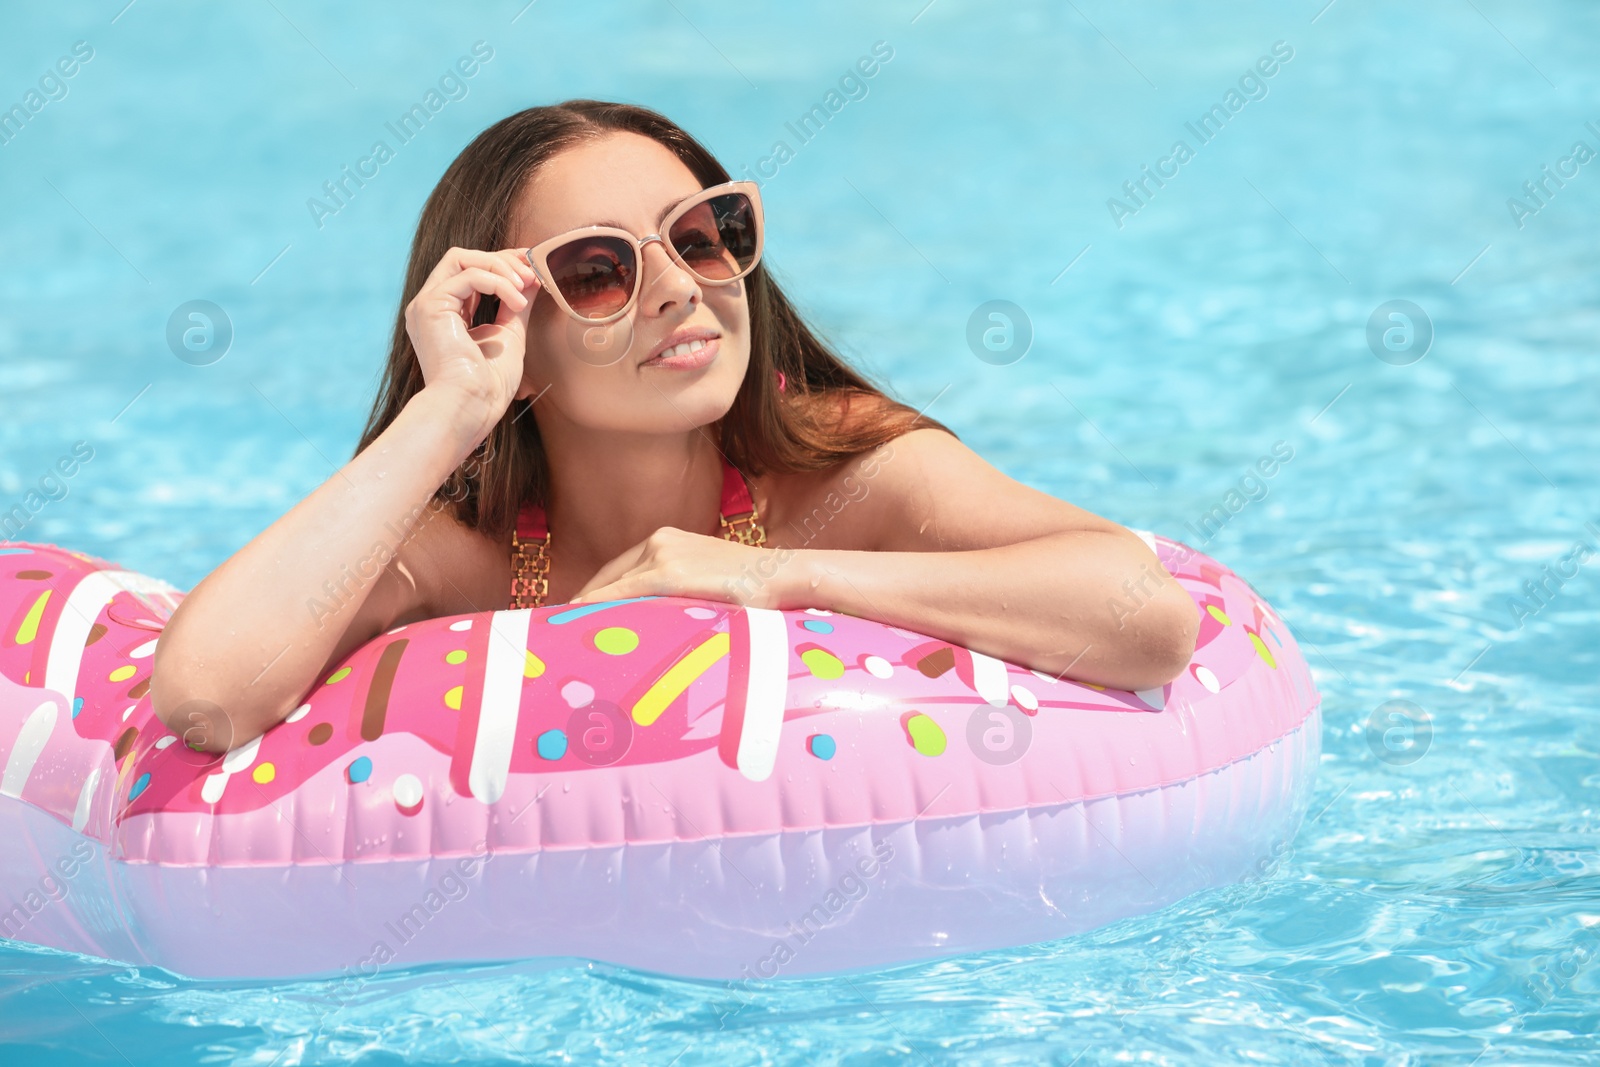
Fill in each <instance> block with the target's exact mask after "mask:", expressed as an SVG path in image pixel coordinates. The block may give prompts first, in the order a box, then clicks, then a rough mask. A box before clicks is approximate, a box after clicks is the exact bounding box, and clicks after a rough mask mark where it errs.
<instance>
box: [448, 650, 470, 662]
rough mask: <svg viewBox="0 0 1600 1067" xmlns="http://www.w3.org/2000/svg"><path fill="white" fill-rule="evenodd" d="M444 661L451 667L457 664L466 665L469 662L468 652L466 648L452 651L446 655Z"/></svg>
mask: <svg viewBox="0 0 1600 1067" xmlns="http://www.w3.org/2000/svg"><path fill="white" fill-rule="evenodd" d="M444 661H445V662H446V663H448V664H450V665H451V666H455V665H456V664H457V663H465V662H467V650H466V649H464V648H454V649H451V650H450V651H449V652H446V653H445V654H444Z"/></svg>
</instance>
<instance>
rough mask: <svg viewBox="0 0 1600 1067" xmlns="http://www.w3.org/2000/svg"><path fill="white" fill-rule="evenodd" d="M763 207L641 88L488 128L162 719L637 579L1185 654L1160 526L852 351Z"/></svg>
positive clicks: (170, 661)
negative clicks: (316, 455)
mask: <svg viewBox="0 0 1600 1067" xmlns="http://www.w3.org/2000/svg"><path fill="white" fill-rule="evenodd" d="M763 221H764V220H763V217H762V214H761V206H760V197H759V192H758V190H757V188H756V187H755V185H754V184H753V183H749V182H730V180H729V176H728V173H727V172H726V171H725V170H724V169H723V168H722V166H721V165H720V164H719V163H718V162H717V161H716V160H715V159H714V158H712V156H711V154H710V153H709V152H707V151H706V150H705V149H704V148H703V147H702V146H701V145H700V144H699V143H697V142H696V141H695V140H694V139H693V138H691V137H690V136H689V135H688V134H687V133H685V132H684V131H683V130H681V129H680V128H679V127H677V126H676V125H674V124H673V123H671V122H669V121H668V120H667V119H666V118H664V117H662V116H661V115H659V114H657V113H655V112H653V111H649V110H646V109H644V108H639V107H632V106H627V105H622V104H611V103H603V102H599V101H593V100H572V101H568V102H566V103H564V104H559V105H555V106H552V107H537V108H531V109H529V110H527V111H523V112H521V113H519V114H516V115H513V116H511V117H510V118H507V119H505V120H503V121H501V122H499V123H497V124H496V125H494V126H492V127H490V128H489V129H488V130H486V131H485V132H484V133H483V134H481V135H480V136H479V137H478V138H477V139H476V140H475V141H474V142H473V143H472V144H471V145H469V146H468V147H467V149H466V150H465V151H464V152H463V153H462V154H461V155H460V157H459V158H457V159H456V161H455V162H454V163H453V164H452V165H451V166H450V168H449V170H447V171H446V172H445V175H444V177H443V179H442V180H441V181H440V183H439V185H438V187H437V188H436V189H435V190H434V192H433V195H432V196H431V197H429V199H428V203H427V205H426V206H425V208H424V209H423V212H422V218H421V221H420V223H419V225H418V229H417V235H416V239H415V241H414V242H413V244H412V249H411V261H410V266H409V268H408V270H407V274H406V285H405V292H404V298H405V304H404V309H403V312H402V314H401V316H400V318H399V321H398V322H397V323H396V326H395V331H394V337H393V342H392V345H391V349H390V356H389V363H388V368H387V372H386V377H385V381H384V383H383V387H382V389H381V390H380V392H379V395H378V399H377V403H376V404H375V406H374V409H373V412H372V415H371V418H370V419H369V422H368V425H367V428H366V431H365V433H364V434H363V435H362V438H361V441H360V443H359V445H358V446H357V450H356V455H355V457H354V458H353V459H352V460H351V461H350V462H349V463H347V464H346V465H345V466H344V467H343V469H341V470H340V471H338V472H337V473H336V474H335V475H334V476H332V477H331V478H329V479H328V480H327V482H325V483H324V484H323V485H322V486H320V487H319V488H318V489H317V490H316V491H315V492H313V493H312V494H311V495H310V496H308V497H307V498H306V499H305V500H303V501H301V502H300V503H299V504H297V505H296V506H295V507H294V508H293V509H291V510H290V511H289V513H288V514H286V515H284V516H283V517H282V518H280V519H278V520H277V521H276V522H274V523H273V524H272V525H271V526H269V527H268V528H267V529H266V530H265V531H263V532H262V533H261V534H260V535H259V536H257V537H256V538H255V539H254V540H252V541H251V542H250V543H249V544H247V545H245V546H244V547H243V548H242V549H240V550H239V551H238V552H237V553H235V554H234V555H233V556H232V557H231V558H229V559H228V560H227V561H225V562H224V563H223V564H222V565H221V566H220V567H218V568H217V569H216V571H215V572H213V573H212V574H210V575H208V576H207V577H206V578H205V580H203V581H202V582H201V583H200V584H199V585H198V586H196V587H195V589H194V591H193V592H191V593H190V594H189V595H188V597H187V598H186V599H185V600H184V601H183V603H182V605H181V606H180V607H179V608H178V610H177V611H176V612H175V613H174V615H173V617H172V620H171V622H170V624H169V625H168V626H167V628H166V631H165V634H164V636H163V637H162V639H161V641H160V643H159V645H158V647H157V651H156V656H155V665H154V668H153V685H152V700H153V702H154V705H155V710H156V714H157V715H158V716H160V718H161V720H162V721H163V722H164V723H165V724H166V725H167V726H168V727H169V728H171V729H173V730H174V731H176V732H180V733H182V734H183V736H184V739H185V742H186V743H187V744H188V745H189V746H190V747H192V748H196V749H204V750H207V751H212V752H222V751H226V750H227V749H230V748H233V747H235V746H237V745H240V744H243V743H244V742H246V741H248V740H251V739H252V738H255V737H257V736H259V735H260V734H261V733H263V732H264V731H266V730H267V729H268V728H269V727H271V726H272V725H273V724H275V723H277V722H278V721H279V720H281V719H282V718H283V717H284V716H286V715H287V714H288V713H289V712H290V711H291V710H292V709H293V708H294V707H295V706H296V705H297V704H299V703H300V701H301V699H302V698H303V696H304V695H305V693H307V692H308V691H309V690H310V688H311V687H312V685H313V684H314V683H315V682H316V681H317V679H318V678H320V677H322V676H323V674H324V672H326V671H327V670H328V669H330V668H331V667H332V666H333V665H334V664H336V663H337V662H338V661H340V660H341V659H343V658H344V657H345V656H346V655H348V654H349V653H350V652H351V651H352V650H354V649H355V648H357V647H359V646H360V645H362V644H363V643H365V642H366V641H369V640H370V639H372V638H373V637H375V636H376V635H378V634H380V633H382V632H384V631H385V630H387V629H390V628H392V627H394V626H398V625H400V624H402V623H406V622H410V621H413V620H416V619H423V618H432V617H436V616H440V615H451V614H459V613H467V612H479V611H487V610H491V609H505V608H507V607H533V606H539V605H541V604H559V603H567V602H571V601H574V600H591V601H592V600H602V599H620V598H625V597H635V596H645V595H650V594H659V595H675V596H688V597H700V598H704V599H711V600H719V601H725V602H735V603H743V604H746V605H750V606H758V607H770V608H797V607H820V608H827V609H831V610H833V611H838V612H845V613H849V614H853V615H859V616H863V617H868V618H873V619H877V620H880V621H883V622H887V623H891V624H894V625H897V626H900V627H904V628H907V629H912V630H916V631H919V632H921V633H925V634H928V635H930V636H933V637H937V638H941V639H944V640H949V641H952V642H956V643H959V644H962V645H965V646H967V647H970V648H972V649H975V650H978V651H982V652H986V653H988V654H990V655H992V656H996V657H999V658H1002V659H1006V660H1009V661H1011V662H1013V663H1016V664H1018V665H1022V666H1027V667H1031V668H1033V669H1035V670H1039V671H1045V672H1048V673H1050V674H1053V675H1057V676H1062V675H1069V676H1070V677H1073V678H1075V679H1080V680H1083V681H1088V682H1093V683H1096V684H1099V685H1105V686H1112V687H1116V688H1125V689H1144V688H1152V687H1156V686H1159V685H1162V684H1163V683H1165V682H1167V681H1169V680H1171V679H1172V678H1174V677H1176V676H1177V674H1178V673H1179V672H1180V671H1182V670H1183V668H1184V666H1185V665H1186V664H1187V663H1188V660H1189V656H1190V655H1191V653H1192V652H1193V649H1194V640H1195V635H1196V632H1197V628H1198V622H1197V618H1196V612H1195V610H1194V604H1193V601H1192V600H1191V599H1190V598H1189V596H1188V595H1187V594H1186V593H1185V592H1184V591H1183V590H1182V589H1181V588H1180V587H1179V586H1178V585H1177V583H1176V582H1174V581H1173V580H1172V578H1171V577H1170V576H1169V575H1168V574H1167V573H1166V572H1165V571H1164V570H1163V569H1162V568H1161V565H1160V564H1159V563H1158V562H1157V561H1156V558H1155V556H1154V554H1153V553H1152V552H1151V551H1150V550H1149V549H1148V548H1147V547H1146V546H1145V544H1144V543H1143V542H1142V541H1141V540H1140V539H1139V538H1138V537H1137V536H1135V535H1134V534H1133V533H1131V532H1129V531H1128V530H1126V529H1124V528H1123V527H1121V526H1119V525H1117V524H1116V523H1113V522H1110V521H1109V520H1106V519H1102V518H1100V517H1098V516H1096V515H1093V514H1090V513H1089V512H1087V511H1084V510H1083V509H1081V508H1077V507H1074V506H1073V505H1071V504H1068V503H1065V502H1063V501H1060V500H1057V499H1055V498H1053V497H1050V496H1048V495H1046V494H1044V493H1040V492H1037V491H1035V490H1033V489H1030V488H1028V487H1027V486H1024V485H1021V484H1019V483H1018V482H1015V481H1013V480H1011V479H1010V478H1007V477H1006V476H1005V475H1003V474H1001V473H999V472H998V471H996V470H995V469H994V468H993V467H991V466H990V465H989V464H988V463H986V462H984V461H983V460H982V459H981V458H979V457H978V456H977V455H976V454H974V453H973V452H972V451H971V450H970V449H968V448H967V447H966V446H964V445H963V444H962V443H961V442H960V441H959V440H958V439H957V438H956V437H955V435H954V434H953V433H951V432H950V431H949V430H948V429H946V428H945V427H944V426H942V425H940V424H939V423H938V422H935V421H934V420H932V419H929V418H926V417H923V416H920V415H919V414H918V413H917V412H916V411H913V410H912V409H910V408H908V407H906V406H905V405H903V404H899V403H897V402H895V401H892V400H890V399H889V398H887V397H886V396H884V395H883V394H882V393H881V392H880V391H879V390H877V389H876V388H874V387H873V386H872V385H871V384H870V383H868V382H867V381H866V380H865V379H864V378H862V377H861V376H860V375H858V374H857V373H856V372H855V371H853V370H851V369H850V368H849V367H848V366H846V365H845V364H844V363H843V362H842V361H840V359H839V358H838V357H837V356H835V355H834V354H833V353H831V352H830V351H829V350H828V349H827V348H826V347H825V346H824V345H823V344H822V343H821V342H820V341H819V340H818V339H817V338H816V336H815V335H813V334H812V333H811V331H810V330H809V329H808V328H807V327H806V326H805V324H804V323H803V322H802V321H801V320H800V318H799V316H798V315H797V314H796V312H795V311H794V309H793V308H792V307H791V306H790V304H789V303H788V301H787V300H786V299H785V298H784V296H783V293H782V292H781V291H780V289H779V288H778V286H777V284H776V282H774V281H773V279H772V276H771V275H770V274H769V272H768V271H767V270H766V269H764V267H763V266H762V264H761V262H760V251H761V242H762V232H761V230H762V223H763ZM592 227H604V228H605V229H602V230H596V229H591V228H592ZM608 231H609V232H608ZM657 235H660V236H657ZM489 249H495V250H496V251H487V250H489ZM752 512H753V514H752Z"/></svg>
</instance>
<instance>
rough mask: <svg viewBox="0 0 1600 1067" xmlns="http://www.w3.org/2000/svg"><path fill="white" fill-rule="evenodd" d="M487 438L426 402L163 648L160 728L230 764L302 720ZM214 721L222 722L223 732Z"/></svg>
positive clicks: (296, 513) (209, 590)
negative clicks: (293, 717) (401, 551)
mask: <svg viewBox="0 0 1600 1067" xmlns="http://www.w3.org/2000/svg"><path fill="white" fill-rule="evenodd" d="M476 432H477V427H476V425H475V420H474V418H473V417H472V414H471V412H470V410H469V407H468V406H467V405H465V404H464V403H460V402H457V401H456V399H455V398H454V396H453V395H451V394H448V393H432V392H430V391H429V390H427V389H423V390H422V391H421V392H419V393H417V394H416V395H415V396H413V397H412V398H411V400H410V401H409V402H407V404H406V406H405V407H404V408H403V409H402V410H401V412H400V413H399V415H398V416H397V417H396V418H395V420H394V422H393V423H391V424H390V426H389V427H388V428H387V429H386V430H384V431H383V433H382V434H381V435H379V436H378V437H377V438H376V439H375V440H374V441H373V442H372V444H371V445H369V446H368V447H367V448H366V449H365V450H363V451H362V452H361V453H360V454H359V455H357V456H356V457H355V458H353V459H352V460H350V462H348V463H346V464H345V465H344V467H343V468H341V469H340V470H339V471H337V472H336V473H335V474H334V475H333V476H332V477H330V478H329V479H328V480H327V481H326V482H324V483H323V484H322V485H321V486H319V487H318V488H317V489H316V490H315V491H313V492H312V493H311V494H310V495H309V496H307V497H306V498H305V499H304V500H302V501H300V502H299V503H298V504H296V505H295V506H294V507H293V508H292V509H291V510H290V511H289V512H288V513H287V514H285V515H283V516H282V517H281V518H279V519H278V520H277V521H276V522H274V523H273V524H272V525H271V526H269V527H267V528H266V529H265V530H263V531H262V532H261V533H260V534H258V535H257V536H256V537H255V538H254V539H252V540H251V541H250V542H249V543H248V544H246V545H245V546H244V547H243V548H241V549H239V551H238V552H236V553H234V554H233V556H231V557H230V558H229V559H227V560H226V561H224V562H223V563H222V565H221V566H219V567H217V568H216V570H215V571H213V572H212V573H211V574H209V575H207V576H206V578H205V579H204V580H203V581H201V582H200V584H199V585H197V586H196V587H195V589H194V590H193V591H192V592H190V593H189V594H188V595H187V596H186V597H185V598H184V600H183V602H182V603H181V604H180V605H179V606H178V608H177V610H176V611H175V612H174V613H173V616H172V619H171V621H170V622H169V623H168V624H167V627H166V629H165V631H164V632H163V633H162V635H161V639H160V641H158V642H157V645H156V654H155V662H154V666H153V668H152V683H151V700H152V703H153V705H154V708H155V713H156V715H157V716H158V717H159V718H160V719H161V721H162V722H164V723H166V724H167V726H168V727H169V728H171V729H172V730H174V731H175V732H178V733H180V734H181V733H185V732H186V731H187V732H190V733H194V734H197V735H199V736H198V737H197V738H190V737H186V738H185V740H186V742H190V743H191V744H192V745H193V747H196V748H206V749H210V750H212V751H222V750H224V749H226V748H227V747H231V746H232V745H234V744H237V743H238V742H239V741H240V740H244V739H247V737H249V736H255V735H257V734H259V733H261V732H262V731H264V730H265V729H266V728H267V727H268V726H270V725H272V723H274V722H276V721H277V720H278V718H281V716H282V715H283V714H285V713H287V712H288V711H289V710H291V709H292V708H293V707H294V704H295V702H296V701H298V700H299V698H300V697H301V696H302V695H303V694H304V693H305V692H306V691H307V690H308V689H309V688H310V687H311V685H312V684H313V683H314V682H315V680H316V678H317V674H318V672H319V671H321V670H322V668H323V666H324V664H326V663H327V662H328V660H329V658H330V656H332V654H333V653H334V652H335V651H336V650H337V649H338V647H339V645H340V642H341V638H342V637H343V636H344V634H345V631H346V630H347V628H348V627H349V625H350V621H351V619H352V618H353V617H355V615H356V613H357V612H358V611H359V610H360V608H361V606H362V604H363V603H364V602H365V601H366V599H367V596H368V594H369V593H370V592H371V591H372V588H373V586H374V584H375V583H376V582H377V580H378V579H379V577H380V576H381V575H382V574H383V569H384V566H385V564H387V563H388V562H389V560H390V559H391V558H392V557H393V556H394V554H395V552H396V550H397V549H398V547H399V546H400V545H401V544H402V543H404V541H405V539H406V538H407V537H408V536H409V535H410V534H411V532H412V530H413V528H414V527H415V526H416V524H417V523H418V522H420V521H423V520H425V519H428V518H431V515H432V511H431V509H430V508H429V507H428V503H429V501H430V499H431V498H432V496H433V494H434V493H435V491H436V490H437V489H438V487H439V486H440V485H441V484H443V482H444V480H445V478H447V477H448V476H449V475H450V472H451V471H452V470H454V469H455V468H456V467H457V466H458V465H459V464H460V463H461V462H462V460H463V459H464V458H465V457H466V456H467V455H468V454H469V453H470V451H471V450H472V448H473V447H474V446H475V444H476V440H475V434H476ZM196 708H199V709H200V710H201V714H199V715H196V714H195V709H196ZM213 708H214V709H220V714H221V717H222V721H220V722H212V721H211V720H212V719H216V718H217V717H218V716H217V713H216V712H215V711H212V710H210V709H213ZM230 734H232V735H234V736H233V737H232V738H230V737H229V736H228V735H230ZM195 741H198V742H200V743H194V742H195Z"/></svg>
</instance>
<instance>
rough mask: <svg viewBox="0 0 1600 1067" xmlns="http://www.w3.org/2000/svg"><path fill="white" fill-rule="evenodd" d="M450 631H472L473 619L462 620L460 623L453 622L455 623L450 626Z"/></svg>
mask: <svg viewBox="0 0 1600 1067" xmlns="http://www.w3.org/2000/svg"><path fill="white" fill-rule="evenodd" d="M450 629H452V630H456V631H461V630H470V629H472V620H471V619H462V620H461V621H460V622H453V623H451V624H450Z"/></svg>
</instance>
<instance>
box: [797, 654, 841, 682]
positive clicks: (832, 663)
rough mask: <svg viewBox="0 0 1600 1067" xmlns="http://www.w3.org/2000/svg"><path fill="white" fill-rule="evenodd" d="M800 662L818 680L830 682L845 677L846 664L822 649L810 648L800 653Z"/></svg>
mask: <svg viewBox="0 0 1600 1067" xmlns="http://www.w3.org/2000/svg"><path fill="white" fill-rule="evenodd" d="M800 662H802V663H804V664H805V665H806V668H807V669H808V670H810V671H811V673H812V674H813V675H815V676H816V677H818V678H821V679H824V680H829V679H833V678H843V677H844V664H843V663H841V662H840V661H839V657H838V656H835V655H834V654H833V653H832V652H828V651H826V650H824V649H820V648H808V649H806V650H805V651H804V652H802V653H800Z"/></svg>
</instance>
